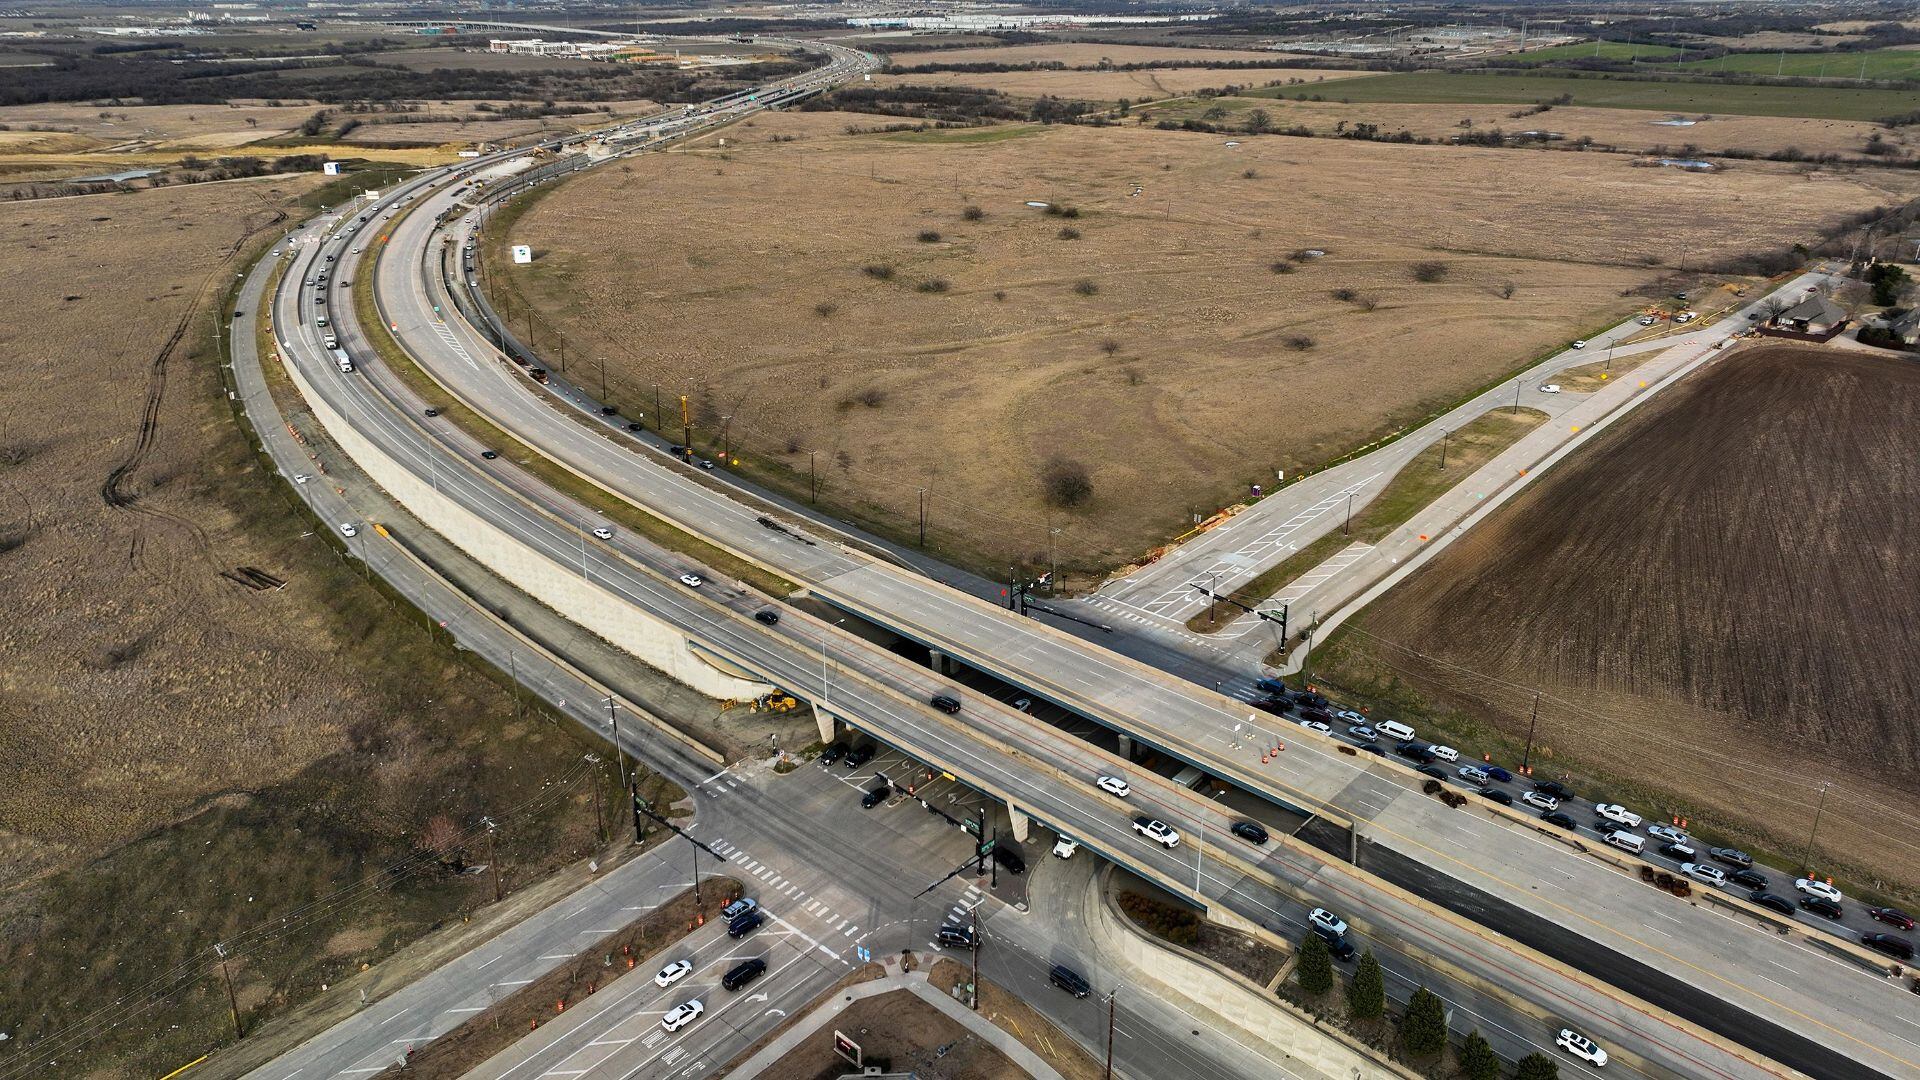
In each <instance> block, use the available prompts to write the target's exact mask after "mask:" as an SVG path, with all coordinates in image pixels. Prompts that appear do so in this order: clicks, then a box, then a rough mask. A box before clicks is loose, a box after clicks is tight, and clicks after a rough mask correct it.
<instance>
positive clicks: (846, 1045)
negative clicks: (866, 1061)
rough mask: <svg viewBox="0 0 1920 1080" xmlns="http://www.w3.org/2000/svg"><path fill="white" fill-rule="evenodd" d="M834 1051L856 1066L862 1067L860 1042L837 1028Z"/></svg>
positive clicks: (834, 1036) (834, 1037)
mask: <svg viewBox="0 0 1920 1080" xmlns="http://www.w3.org/2000/svg"><path fill="white" fill-rule="evenodd" d="M833 1052H834V1053H836V1054H839V1055H840V1056H841V1057H843V1058H846V1059H847V1060H848V1061H849V1062H851V1063H852V1064H853V1067H854V1068H856V1069H858V1068H860V1044H859V1043H857V1042H854V1041H853V1040H852V1039H849V1038H847V1036H846V1035H845V1034H844V1033H843V1032H841V1031H839V1030H837V1029H836V1030H835V1031H834V1033H833Z"/></svg>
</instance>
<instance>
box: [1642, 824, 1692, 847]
mask: <svg viewBox="0 0 1920 1080" xmlns="http://www.w3.org/2000/svg"><path fill="white" fill-rule="evenodd" d="M1647 835H1648V836H1657V837H1659V838H1660V839H1662V840H1665V841H1666V842H1667V843H1669V844H1684V843H1686V842H1687V834H1686V833H1685V832H1683V831H1681V830H1679V829H1676V828H1674V827H1673V826H1671V825H1649V826H1647Z"/></svg>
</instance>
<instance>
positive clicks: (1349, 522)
mask: <svg viewBox="0 0 1920 1080" xmlns="http://www.w3.org/2000/svg"><path fill="white" fill-rule="evenodd" d="M1353 494H1354V493H1353V492H1351V491H1349V492H1347V519H1346V520H1345V521H1343V522H1341V523H1340V535H1341V536H1346V535H1348V534H1349V533H1351V532H1352V530H1353Z"/></svg>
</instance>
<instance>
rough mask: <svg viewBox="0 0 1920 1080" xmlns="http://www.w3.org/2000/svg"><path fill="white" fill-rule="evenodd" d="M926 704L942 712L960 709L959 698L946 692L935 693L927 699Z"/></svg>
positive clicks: (950, 712)
mask: <svg viewBox="0 0 1920 1080" xmlns="http://www.w3.org/2000/svg"><path fill="white" fill-rule="evenodd" d="M927 704H929V705H931V706H933V707H934V708H936V709H939V710H940V711H941V712H943V713H948V714H952V713H957V712H959V711H960V699H959V698H956V697H951V696H949V695H947V694H935V695H933V696H932V697H930V698H928V699H927Z"/></svg>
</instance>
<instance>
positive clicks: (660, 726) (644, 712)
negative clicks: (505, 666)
mask: <svg viewBox="0 0 1920 1080" xmlns="http://www.w3.org/2000/svg"><path fill="white" fill-rule="evenodd" d="M383 531H384V530H383ZM387 535H388V536H389V537H390V538H392V539H393V547H394V550H395V551H398V552H399V553H400V554H402V555H404V556H406V558H407V560H408V561H409V562H411V563H413V564H414V565H415V566H417V567H419V569H420V572H421V573H423V574H426V575H428V576H429V577H431V578H433V580H435V581H437V582H439V583H440V584H441V585H442V586H444V587H445V588H446V589H447V590H448V591H450V592H452V593H453V594H454V595H456V596H460V597H465V596H466V593H465V592H463V591H462V590H461V589H460V587H459V586H458V585H455V584H454V583H453V582H451V581H449V580H447V578H446V575H444V574H442V573H440V571H439V570H437V569H435V568H434V566H433V564H432V563H429V562H427V561H426V560H424V559H422V558H420V556H418V555H416V554H415V553H414V551H413V549H412V548H410V547H408V546H407V545H406V543H405V542H404V541H402V540H401V539H400V538H398V537H395V536H393V534H392V533H390V532H389V533H388V534H387ZM467 607H468V608H469V609H471V610H472V611H473V612H475V613H476V614H477V615H478V616H479V617H480V618H483V619H485V620H487V621H488V622H490V623H492V624H493V625H495V626H497V627H499V628H500V629H501V630H503V631H505V632H506V633H507V634H509V635H511V636H512V637H513V638H514V640H516V641H518V642H520V644H521V645H522V646H524V647H525V648H526V650H527V651H528V652H530V653H534V654H535V655H538V656H540V657H541V658H543V659H545V660H546V661H547V662H549V663H551V664H553V665H554V666H555V667H558V668H559V669H560V670H562V671H565V672H566V673H567V674H568V675H571V676H573V677H574V678H575V679H578V680H579V681H580V682H581V684H583V685H584V686H586V687H587V688H588V689H589V690H592V691H593V692H594V693H595V694H598V695H600V696H601V697H611V698H612V699H613V701H614V703H615V704H616V705H618V706H619V707H620V708H622V709H624V710H626V712H627V715H628V716H631V717H633V718H634V719H636V720H639V721H640V722H641V723H642V724H644V725H646V726H647V727H650V728H652V729H653V730H654V731H655V732H656V733H657V734H660V735H665V736H666V737H667V738H669V739H672V740H673V741H674V742H677V743H679V744H680V745H681V746H682V747H684V748H685V749H687V750H690V751H692V752H693V753H695V754H697V755H699V756H700V757H702V758H705V759H706V760H708V761H710V762H712V763H713V764H714V765H715V766H720V765H725V764H726V763H727V757H726V755H725V754H723V753H721V752H720V751H718V750H716V749H714V748H713V747H711V746H708V745H707V744H706V743H704V742H701V741H700V740H699V739H697V738H695V737H694V736H692V735H689V734H687V733H686V732H684V731H681V730H680V729H679V728H676V727H674V726H673V725H672V724H670V723H668V722H667V721H666V720H664V719H662V718H661V717H660V716H659V715H657V714H656V713H654V712H653V711H652V710H650V709H648V708H647V707H646V706H644V705H640V704H638V703H636V702H634V701H632V700H630V699H628V698H625V697H622V696H620V694H619V693H618V692H616V691H615V690H614V689H613V688H612V687H609V686H607V685H606V684H605V683H602V682H601V681H600V680H598V679H596V678H594V677H593V676H592V675H589V674H587V673H586V672H584V671H582V670H580V669H579V668H577V667H575V666H574V665H573V662H572V661H571V660H568V659H567V658H566V657H564V656H561V655H560V654H559V653H557V652H554V651H553V650H551V649H549V648H547V647H546V646H545V645H542V644H541V643H540V642H538V641H535V640H534V639H532V638H530V637H528V636H527V635H525V634H523V633H521V632H520V628H519V627H517V626H515V625H513V624H512V623H510V622H508V621H506V620H505V619H502V618H501V617H500V616H498V615H496V614H494V613H493V612H492V611H490V610H488V609H487V608H486V607H485V606H483V605H481V604H476V603H473V602H472V601H471V600H469V601H468V603H467ZM609 737H611V733H609Z"/></svg>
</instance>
